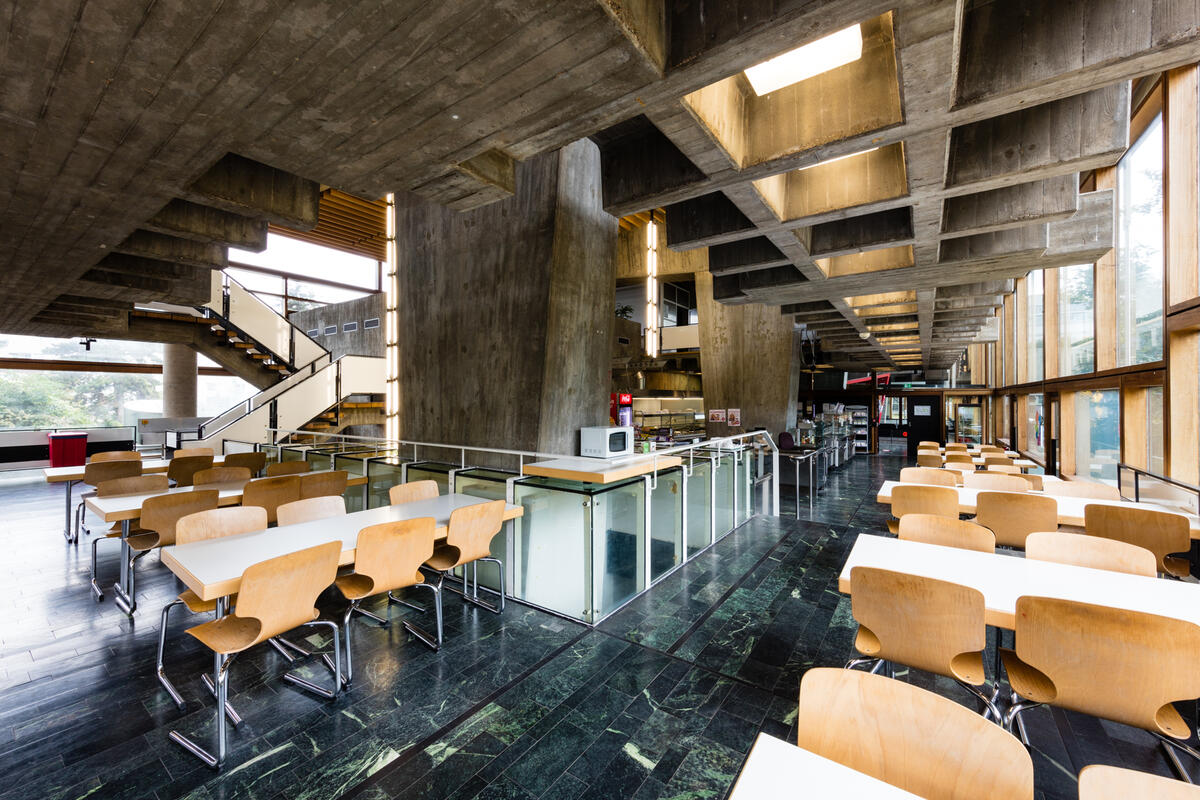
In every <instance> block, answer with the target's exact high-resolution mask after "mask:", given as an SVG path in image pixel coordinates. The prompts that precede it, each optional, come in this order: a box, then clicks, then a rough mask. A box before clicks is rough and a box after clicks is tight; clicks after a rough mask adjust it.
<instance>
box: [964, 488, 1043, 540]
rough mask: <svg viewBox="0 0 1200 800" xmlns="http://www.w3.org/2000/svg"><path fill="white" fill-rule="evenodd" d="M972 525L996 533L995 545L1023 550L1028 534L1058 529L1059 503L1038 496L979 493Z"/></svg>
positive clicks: (1012, 493)
mask: <svg viewBox="0 0 1200 800" xmlns="http://www.w3.org/2000/svg"><path fill="white" fill-rule="evenodd" d="M972 522H975V523H977V524H979V525H982V526H983V527H985V528H987V529H988V530H990V531H991V532H992V533H994V534H996V544H997V545H1003V546H1005V547H1016V548H1023V547H1025V537H1026V536H1028V535H1029V534H1031V533H1033V532H1035V531H1056V530H1058V503H1056V502H1054V498H1053V497H1044V496H1042V495H1038V494H1029V493H1017V492H993V491H986V492H980V493H979V494H978V495H976V498H975V519H973V520H972Z"/></svg>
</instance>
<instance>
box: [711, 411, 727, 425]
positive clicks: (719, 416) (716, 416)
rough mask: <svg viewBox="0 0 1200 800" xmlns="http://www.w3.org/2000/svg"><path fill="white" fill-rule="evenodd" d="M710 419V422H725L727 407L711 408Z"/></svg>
mask: <svg viewBox="0 0 1200 800" xmlns="http://www.w3.org/2000/svg"><path fill="white" fill-rule="evenodd" d="M708 421H709V422H724V421H725V409H723V408H710V409H709V410H708Z"/></svg>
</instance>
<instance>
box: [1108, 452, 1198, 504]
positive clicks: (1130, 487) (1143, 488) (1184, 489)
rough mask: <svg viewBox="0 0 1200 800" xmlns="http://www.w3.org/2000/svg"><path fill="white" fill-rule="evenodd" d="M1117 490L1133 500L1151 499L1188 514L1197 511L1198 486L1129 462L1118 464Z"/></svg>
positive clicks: (1122, 495) (1149, 500)
mask: <svg viewBox="0 0 1200 800" xmlns="http://www.w3.org/2000/svg"><path fill="white" fill-rule="evenodd" d="M1117 490H1118V491H1119V492H1120V493H1121V497H1123V498H1125V499H1127V500H1133V501H1134V502H1138V503H1140V502H1143V501H1148V502H1153V503H1158V504H1160V505H1166V506H1171V507H1174V508H1177V509H1179V510H1180V511H1185V512H1186V513H1189V514H1197V513H1200V486H1193V485H1192V484H1190V483H1184V482H1183V481H1180V480H1176V479H1175V478H1168V477H1167V476H1166V475H1159V474H1157V473H1154V472H1151V471H1150V470H1146V469H1142V468H1141V467H1135V466H1132V465H1130V464H1125V463H1123V462H1122V463H1119V464H1117Z"/></svg>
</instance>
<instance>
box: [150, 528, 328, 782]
mask: <svg viewBox="0 0 1200 800" xmlns="http://www.w3.org/2000/svg"><path fill="white" fill-rule="evenodd" d="M341 553H342V543H341V542H340V541H336V542H325V543H324V544H319V545H317V546H316V547H309V548H307V549H305V550H298V551H296V552H294V553H288V554H287V555H282V556H278V557H276V558H272V559H268V560H267V561H263V562H260V563H258V564H254V565H253V566H251V567H247V568H246V571H245V572H243V573H242V582H241V588H240V589H239V591H238V598H237V609H236V610H235V611H234V612H233V613H230V614H226V615H225V616H223V617H221V618H220V619H215V620H213V621H211V622H205V623H203V624H201V625H197V626H195V627H193V628H188V631H187V632H188V633H189V634H190V635H191V636H194V637H195V638H196V639H197V640H198V641H199V642H200V643H201V644H203V645H204V646H205V647H207V648H208V649H210V650H212V651H213V653H214V654H215V655H216V659H215V665H214V669H213V683H214V685H215V687H216V690H217V725H216V739H217V753H216V755H213V754H211V753H208V752H207V751H205V750H204V749H203V748H201V747H200V746H199V745H197V744H195V743H194V742H192V741H191V740H190V739H188V738H187V737H185V736H184V735H183V734H181V733H179V732H178V731H171V733H170V738H171V739H172V741H174V742H176V743H177V744H179V745H182V746H183V747H184V748H185V749H186V750H188V751H189V752H190V753H192V754H193V755H195V756H197V757H199V758H200V759H201V760H202V761H204V763H206V764H208V765H209V766H210V767H218V768H219V767H220V766H221V764H222V763H223V762H224V760H225V749H226V748H225V703H226V697H227V694H228V687H229V665H230V664H231V663H232V657H233V656H235V655H236V654H238V653H241V652H243V651H245V650H248V649H249V648H251V647H253V646H254V645H256V644H259V643H261V642H264V641H267V640H268V639H273V638H274V637H276V636H279V635H280V634H282V633H286V632H287V631H290V630H293V629H295V628H298V627H302V626H324V627H328V628H330V630H331V633H332V634H333V654H334V679H333V689H332V690H327V689H323V688H321V687H320V686H318V685H316V684H315V683H312V682H311V681H309V680H307V679H304V678H301V677H299V676H297V675H293V674H291V673H287V674H285V675H284V676H283V677H284V680H286V681H289V682H290V683H293V684H295V685H297V686H300V687H301V688H304V689H308V690H310V691H313V692H315V693H317V694H319V695H321V696H323V697H326V698H330V699H334V698H336V697H337V695H338V691H339V690H340V689H341V682H342V681H341V666H342V663H341V661H342V660H341V647H340V644H339V642H340V639H341V636H340V631H339V630H338V625H337V623H336V622H333V621H332V620H322V619H318V617H319V612H318V611H317V609H316V602H317V596H318V595H320V594H321V592H322V591H324V590H325V588H326V587H327V586H329V585H330V584H331V583H333V581H334V579H335V578H336V577H337V568H338V558H339V557H340V556H341Z"/></svg>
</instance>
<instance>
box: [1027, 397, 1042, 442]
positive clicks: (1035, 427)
mask: <svg viewBox="0 0 1200 800" xmlns="http://www.w3.org/2000/svg"><path fill="white" fill-rule="evenodd" d="M1042 404H1043V397H1042V395H1040V394H1030V395H1028V396H1027V397H1026V398H1025V425H1026V428H1025V434H1026V443H1025V449H1026V450H1028V451H1029V452H1030V453H1032V454H1033V455H1035V456H1043V455H1045V452H1046V451H1045V442H1044V441H1043V436H1044V435H1045V431H1046V417H1045V414H1044V412H1043V410H1042Z"/></svg>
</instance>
